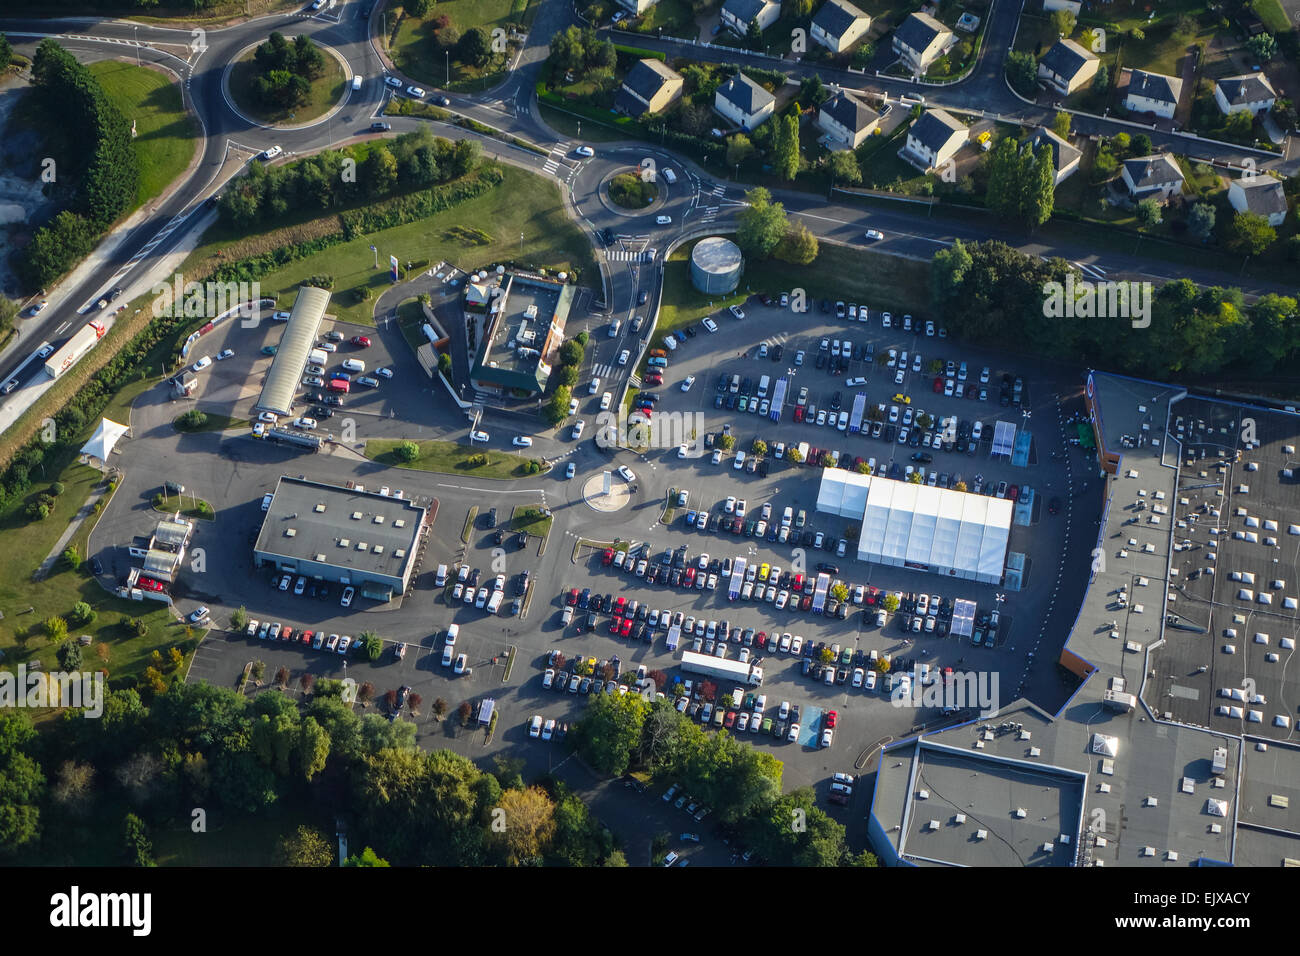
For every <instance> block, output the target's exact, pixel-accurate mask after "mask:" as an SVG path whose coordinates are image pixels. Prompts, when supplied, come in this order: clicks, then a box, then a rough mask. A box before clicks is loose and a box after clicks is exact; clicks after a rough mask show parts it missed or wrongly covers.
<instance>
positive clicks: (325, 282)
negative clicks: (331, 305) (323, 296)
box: [303, 273, 334, 289]
mask: <svg viewBox="0 0 1300 956" xmlns="http://www.w3.org/2000/svg"><path fill="white" fill-rule="evenodd" d="M303 285H312V286H315V287H316V288H318V289H333V288H334V277H333V276H332V275H329V274H328V273H327V274H325V275H318V276H308V277H307V278H306V279H304V280H303Z"/></svg>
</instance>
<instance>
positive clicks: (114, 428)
mask: <svg viewBox="0 0 1300 956" xmlns="http://www.w3.org/2000/svg"><path fill="white" fill-rule="evenodd" d="M129 430H130V428H129V427H128V426H126V425H119V424H118V423H117V422H115V421H110V420H109V419H107V418H104V419H100V422H99V427H98V428H96V429H95V434H94V435H92V436H91V437H90V441H88V442H86V443H85V444H84V445H82V446H81V453H82V454H83V455H85V456H86V457H87V458H97V459H99V460H100V461H101V462H104V463H105V464H107V462H108V456H109V455H111V454H112V453H113V446H115V445H116V444H117V440H118V439H119V438H121V437H122V436H123V435H125V434H126V433H127V432H128V431H129Z"/></svg>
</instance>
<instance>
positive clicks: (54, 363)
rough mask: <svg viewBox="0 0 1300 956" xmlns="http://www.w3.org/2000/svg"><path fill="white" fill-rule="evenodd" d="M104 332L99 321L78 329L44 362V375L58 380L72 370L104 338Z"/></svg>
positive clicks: (91, 321)
mask: <svg viewBox="0 0 1300 956" xmlns="http://www.w3.org/2000/svg"><path fill="white" fill-rule="evenodd" d="M106 330H107V329H106V327H105V325H104V323H103V322H101V321H100V320H99V319H91V320H90V321H89V322H87V323H86V324H85V325H83V326H82V327H81V328H80V329H78V330H77V331H76V332H75V333H74V334H73V336H72V338H70V339H68V341H66V342H64V343H63V347H62V348H60V349H59V350H58V351H57V352H55V353H54V354H53V355H51V356H50V357H49V359H48V360H47V361H46V362H45V374H46V375H48V376H49V377H50V378H58V377H59V376H60V375H62V374H63V373H64V372H66V371H67V370H68V369H70V368H72V366H74V365H76V364H77V362H78V361H80V360H81V358H82V357H83V356H84V355H85V354H86V353H87V352H89V351H90V350H91V349H93V348H94V347H95V345H96V344H97V343H98V342H99V340H100V339H102V338H103V337H104V332H105V331H106Z"/></svg>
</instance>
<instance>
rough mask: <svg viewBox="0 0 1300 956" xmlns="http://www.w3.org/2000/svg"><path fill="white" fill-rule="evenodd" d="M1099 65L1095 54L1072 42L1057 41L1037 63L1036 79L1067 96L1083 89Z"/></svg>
mask: <svg viewBox="0 0 1300 956" xmlns="http://www.w3.org/2000/svg"><path fill="white" fill-rule="evenodd" d="M1100 63H1101V60H1100V59H1099V58H1098V56H1097V54H1095V53H1093V52H1092V51H1091V50H1085V49H1084V48H1083V47H1082V46H1080V45H1079V44H1078V43H1075V42H1074V41H1073V40H1058V41H1056V43H1054V44H1053V45H1052V48H1051V49H1050V50H1048V51H1047V52H1046V53H1044V54H1043V58H1042V59H1041V60H1039V61H1038V79H1039V81H1041V82H1043V83H1045V84H1047V85H1048V86H1050V87H1051V88H1052V89H1054V90H1056V92H1058V93H1062V94H1065V95H1066V96H1068V95H1069V94H1071V93H1073V92H1075V91H1076V90H1081V89H1083V87H1084V86H1086V85H1087V84H1088V83H1089V82H1090V81H1091V80H1092V78H1093V77H1094V76H1096V75H1097V66H1098V65H1099V64H1100Z"/></svg>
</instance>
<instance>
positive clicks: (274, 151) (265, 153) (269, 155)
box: [258, 146, 284, 163]
mask: <svg viewBox="0 0 1300 956" xmlns="http://www.w3.org/2000/svg"><path fill="white" fill-rule="evenodd" d="M283 152H284V150H283V149H281V148H280V147H279V146H272V147H271V148H270V149H264V150H262V154H261V155H260V156H259V157H258V159H260V160H262V162H264V163H269V162H270V161H271V160H273V159H275V157H277V156H279V155H280V154H281V153H283Z"/></svg>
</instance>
